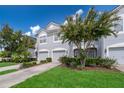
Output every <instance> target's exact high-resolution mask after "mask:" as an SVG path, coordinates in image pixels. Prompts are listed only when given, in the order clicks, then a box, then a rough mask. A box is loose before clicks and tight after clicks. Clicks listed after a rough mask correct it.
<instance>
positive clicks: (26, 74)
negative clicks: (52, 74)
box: [0, 62, 61, 88]
mask: <svg viewBox="0 0 124 93" xmlns="http://www.w3.org/2000/svg"><path fill="white" fill-rule="evenodd" d="M60 64H61V63H53V62H52V63H47V64H42V65H38V66H34V67H30V68H26V69H22V70H19V71H16V72H13V73H10V74H6V75H2V76H0V88H8V87H11V86H13V85H15V84H18V83H20V82H22V81H24V80H26V79H28V78H30V77H32V76H34V75H37V74H39V73H42V72H45V71H47V70H49V69H51V68H54V67H56V66H58V65H60Z"/></svg>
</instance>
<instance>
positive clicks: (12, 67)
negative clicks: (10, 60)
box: [0, 64, 21, 72]
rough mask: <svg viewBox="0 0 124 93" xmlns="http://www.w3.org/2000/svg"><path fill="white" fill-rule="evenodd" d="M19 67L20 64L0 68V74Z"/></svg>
mask: <svg viewBox="0 0 124 93" xmlns="http://www.w3.org/2000/svg"><path fill="white" fill-rule="evenodd" d="M20 66H21V64H17V65H12V66H6V67H0V72H2V71H6V70H11V69H19V68H20Z"/></svg>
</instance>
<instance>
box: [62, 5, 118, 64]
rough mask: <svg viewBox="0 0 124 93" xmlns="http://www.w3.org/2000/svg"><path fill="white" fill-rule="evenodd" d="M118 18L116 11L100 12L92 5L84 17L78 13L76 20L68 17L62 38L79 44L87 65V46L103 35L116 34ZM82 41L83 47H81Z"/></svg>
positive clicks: (82, 59)
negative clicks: (115, 28)
mask: <svg viewBox="0 0 124 93" xmlns="http://www.w3.org/2000/svg"><path fill="white" fill-rule="evenodd" d="M118 20H119V17H117V16H116V12H103V13H99V12H97V11H95V9H94V7H92V8H91V9H90V10H89V11H88V13H87V14H86V16H85V17H84V18H82V17H81V16H79V15H76V20H73V17H72V16H71V17H68V18H67V24H65V25H62V26H61V33H60V34H61V38H62V40H63V43H64V42H68V43H74V44H75V45H76V46H77V48H78V50H80V57H81V61H80V62H81V64H83V66H85V60H86V57H87V54H86V50H87V48H89V47H91V44H92V43H93V42H94V41H97V40H99V39H100V38H101V37H107V36H111V35H114V36H116V33H115V31H114V29H112V27H114V26H116V25H117V24H116V21H118ZM82 42H83V49H82V48H81V46H82V45H81V43H82ZM82 50H83V51H82Z"/></svg>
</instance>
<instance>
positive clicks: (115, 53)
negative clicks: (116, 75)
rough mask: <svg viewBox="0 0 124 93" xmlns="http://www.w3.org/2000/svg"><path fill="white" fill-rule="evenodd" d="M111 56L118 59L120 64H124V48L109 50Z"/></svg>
mask: <svg viewBox="0 0 124 93" xmlns="http://www.w3.org/2000/svg"><path fill="white" fill-rule="evenodd" d="M109 56H110V57H111V58H114V59H117V62H118V64H124V47H116V48H109Z"/></svg>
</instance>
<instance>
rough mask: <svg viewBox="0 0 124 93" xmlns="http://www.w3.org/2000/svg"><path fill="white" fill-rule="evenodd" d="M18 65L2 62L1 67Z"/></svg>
mask: <svg viewBox="0 0 124 93" xmlns="http://www.w3.org/2000/svg"><path fill="white" fill-rule="evenodd" d="M16 64H17V63H14V62H0V67H5V66H11V65H16Z"/></svg>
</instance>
